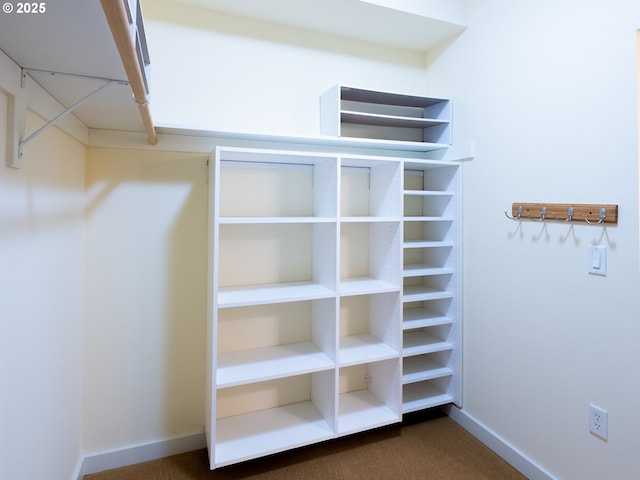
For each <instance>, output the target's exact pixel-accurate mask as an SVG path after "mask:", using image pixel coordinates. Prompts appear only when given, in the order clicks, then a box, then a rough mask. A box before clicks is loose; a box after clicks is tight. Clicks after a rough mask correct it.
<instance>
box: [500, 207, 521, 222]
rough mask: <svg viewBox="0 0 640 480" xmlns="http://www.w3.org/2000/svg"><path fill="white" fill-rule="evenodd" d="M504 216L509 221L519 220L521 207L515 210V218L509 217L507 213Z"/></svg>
mask: <svg viewBox="0 0 640 480" xmlns="http://www.w3.org/2000/svg"><path fill="white" fill-rule="evenodd" d="M504 216H505V217H507V218H509V219H511V220H520V219H521V217H522V205H519V206H518V208H517V209H516V216H515V217H512V216H510V215H509V214H508V213H507V212H504Z"/></svg>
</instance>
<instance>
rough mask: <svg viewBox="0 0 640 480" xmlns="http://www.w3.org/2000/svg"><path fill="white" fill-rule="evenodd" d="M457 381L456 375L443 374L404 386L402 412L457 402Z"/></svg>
mask: <svg viewBox="0 0 640 480" xmlns="http://www.w3.org/2000/svg"><path fill="white" fill-rule="evenodd" d="M457 383H458V382H457V381H455V380H454V376H443V377H438V378H434V379H431V380H424V381H421V382H413V383H408V384H406V385H403V386H402V413H411V412H415V411H417V410H423V409H425V408H432V407H437V406H440V405H446V404H448V403H457V402H456V400H455V399H456V398H457V396H458V387H457Z"/></svg>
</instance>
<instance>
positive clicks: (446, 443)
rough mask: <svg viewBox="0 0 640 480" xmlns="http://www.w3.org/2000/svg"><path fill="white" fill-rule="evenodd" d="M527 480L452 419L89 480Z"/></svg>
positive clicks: (412, 420)
mask: <svg viewBox="0 0 640 480" xmlns="http://www.w3.org/2000/svg"><path fill="white" fill-rule="evenodd" d="M247 478H250V479H260V480H326V479H330V480H342V479H344V480H358V479H367V480H387V479H402V480H413V479H416V480H418V479H420V480H523V479H526V477H524V476H523V475H521V474H520V473H519V472H517V471H516V470H515V469H514V468H513V467H511V466H510V465H509V464H507V463H506V462H504V461H503V460H502V459H501V458H500V457H498V456H497V455H496V454H495V453H493V452H492V451H491V450H490V449H488V448H487V447H485V446H484V445H483V444H482V443H480V442H479V441H478V440H477V439H475V438H474V437H473V436H472V435H470V434H469V433H468V432H467V431H466V430H464V429H463V428H462V427H460V426H459V425H458V424H456V423H455V422H454V421H453V420H451V419H450V418H449V417H446V416H440V415H438V414H435V415H434V414H430V415H429V416H428V417H425V416H424V415H422V416H419V417H407V418H405V421H404V422H403V423H402V424H400V425H395V426H389V427H385V428H381V429H378V430H374V431H369V432H364V433H361V434H357V435H352V436H349V437H344V438H340V439H337V440H332V441H329V442H324V443H322V444H316V445H312V446H308V447H304V448H299V449H296V450H292V451H287V452H283V453H280V454H277V455H272V456H269V457H265V458H260V459H256V460H252V461H248V462H244V463H241V464H236V465H231V466H227V467H223V468H219V469H217V470H214V471H211V470H209V465H208V459H207V452H206V450H197V451H194V452H189V453H185V454H181V455H175V456H172V457H167V458H163V459H160V460H154V461H151V462H146V463H140V464H137V465H132V466H128V467H123V468H118V469H114V470H109V471H107V472H101V473H95V474H91V475H86V476H85V480H240V479H247Z"/></svg>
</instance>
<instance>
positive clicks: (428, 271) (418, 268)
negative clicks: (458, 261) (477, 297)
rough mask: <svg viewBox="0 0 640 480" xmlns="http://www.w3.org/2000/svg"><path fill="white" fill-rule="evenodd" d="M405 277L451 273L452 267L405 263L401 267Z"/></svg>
mask: <svg viewBox="0 0 640 480" xmlns="http://www.w3.org/2000/svg"><path fill="white" fill-rule="evenodd" d="M402 273H403V275H404V276H405V277H426V276H429V275H451V274H453V268H449V267H433V266H431V265H405V266H404V268H403V272H402Z"/></svg>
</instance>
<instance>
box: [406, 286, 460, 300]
mask: <svg viewBox="0 0 640 480" xmlns="http://www.w3.org/2000/svg"><path fill="white" fill-rule="evenodd" d="M452 297H453V292H448V291H443V290H440V289H437V288H432V287H426V286H423V285H416V286H411V287H405V289H404V295H403V301H404V302H405V303H408V302H424V301H426V300H438V299H441V298H452Z"/></svg>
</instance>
